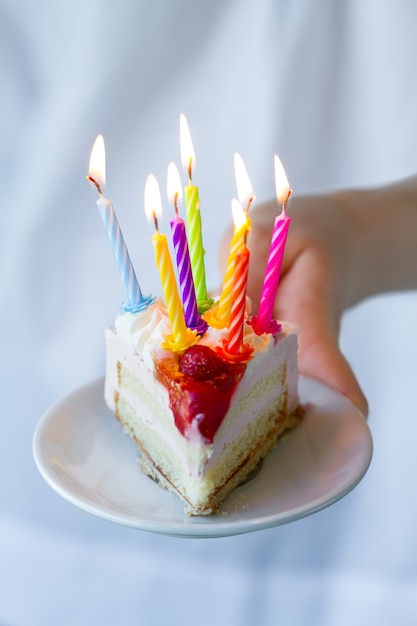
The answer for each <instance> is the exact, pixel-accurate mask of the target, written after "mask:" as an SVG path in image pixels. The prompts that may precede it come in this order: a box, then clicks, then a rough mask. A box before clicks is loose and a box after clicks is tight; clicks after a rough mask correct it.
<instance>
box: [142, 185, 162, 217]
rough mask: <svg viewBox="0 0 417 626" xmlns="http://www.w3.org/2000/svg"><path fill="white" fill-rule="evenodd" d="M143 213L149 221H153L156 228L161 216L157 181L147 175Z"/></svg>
mask: <svg viewBox="0 0 417 626" xmlns="http://www.w3.org/2000/svg"><path fill="white" fill-rule="evenodd" d="M145 213H146V217H147V218H148V220H149V221H152V220H153V221H154V222H155V226H156V227H158V226H157V224H158V222H157V220H158V218H160V217H161V216H162V201H161V192H160V191H159V185H158V181H157V180H156V177H155V176H154V175H153V174H149V176H148V178H147V180H146V185H145Z"/></svg>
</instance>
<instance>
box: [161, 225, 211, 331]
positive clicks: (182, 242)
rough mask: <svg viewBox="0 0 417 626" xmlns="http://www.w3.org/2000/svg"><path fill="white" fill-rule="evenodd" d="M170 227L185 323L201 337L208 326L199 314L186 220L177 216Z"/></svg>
mask: <svg viewBox="0 0 417 626" xmlns="http://www.w3.org/2000/svg"><path fill="white" fill-rule="evenodd" d="M170 225H171V232H172V242H173V245H174V251H175V257H176V261H177V268H178V280H179V284H180V291H181V297H182V303H183V307H184V317H185V323H186V325H187V326H188V328H191V329H196V330H197V332H198V334H199V335H200V334H202V333H204V331H205V330H206V329H207V324H206V322H205V321H204V320H203V319H202V318H201V317H200V315H199V313H198V308H197V298H196V294H195V287H194V279H193V273H192V270H191V261H190V253H189V250H188V241H187V235H186V232H185V223H184V220H183V219H182V218H181V217H180V216H179V215H177V214H176V215H175V217H174V218H173V219H172V220H171V221H170Z"/></svg>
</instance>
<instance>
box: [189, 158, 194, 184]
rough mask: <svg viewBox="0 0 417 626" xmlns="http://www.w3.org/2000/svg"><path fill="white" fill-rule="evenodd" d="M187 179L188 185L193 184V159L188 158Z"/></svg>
mask: <svg viewBox="0 0 417 626" xmlns="http://www.w3.org/2000/svg"><path fill="white" fill-rule="evenodd" d="M188 178H189V180H190V183H192V182H193V159H192V157H190V160H189V161H188Z"/></svg>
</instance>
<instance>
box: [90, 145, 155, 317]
mask: <svg viewBox="0 0 417 626" xmlns="http://www.w3.org/2000/svg"><path fill="white" fill-rule="evenodd" d="M87 178H88V180H89V181H90V182H92V183H93V184H94V186H95V187H96V189H97V191H98V193H99V196H100V197H99V199H98V200H97V206H98V210H99V213H100V216H101V218H102V220H103V224H104V227H105V229H106V233H107V237H108V238H109V241H110V245H111V248H112V250H113V254H114V258H115V259H116V263H117V266H118V268H119V272H120V275H121V277H122V281H123V284H124V287H125V290H126V295H127V302H125V303H124V304H123V305H122V308H123V309H124V310H125V311H129V312H131V313H136V312H138V311H141V310H143V309H145V308H146V307H147V306H149V305H150V304H151V303H152V302H153V301H154V298H152V297H151V296H143V295H142V292H141V289H140V287H139V283H138V281H137V278H136V275H135V271H134V269H133V265H132V263H131V261H130V258H129V254H128V251H127V247H126V244H125V242H124V240H123V236H122V233H121V231H120V226H119V223H118V221H117V218H116V215H115V212H114V209H113V206H112V203H111V202H110V200H108V199H107V198H105V197H104V196H103V193H102V187H104V186H105V183H106V152H105V147H104V139H103V135H98V137H97V138H96V140H95V142H94V145H93V148H92V150H91V156H90V165H89V173H88V177H87Z"/></svg>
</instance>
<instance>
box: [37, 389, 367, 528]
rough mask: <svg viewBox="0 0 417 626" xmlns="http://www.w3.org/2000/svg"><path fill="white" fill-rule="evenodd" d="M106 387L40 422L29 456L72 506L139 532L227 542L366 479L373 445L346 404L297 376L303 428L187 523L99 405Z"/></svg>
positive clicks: (77, 395)
mask: <svg viewBox="0 0 417 626" xmlns="http://www.w3.org/2000/svg"><path fill="white" fill-rule="evenodd" d="M103 385H104V381H103V380H98V381H95V382H92V383H90V384H88V385H86V386H84V387H82V388H80V389H78V390H77V391H74V392H73V393H71V394H70V395H68V396H66V397H65V398H63V399H62V400H61V401H60V402H58V403H57V404H56V405H55V406H53V407H52V408H50V409H49V410H48V411H47V412H46V413H45V415H44V416H43V417H42V419H41V421H40V422H39V424H38V426H37V429H36V431H35V435H34V439H33V453H34V457H35V462H36V464H37V466H38V469H39V471H40V473H41V474H42V476H43V477H44V479H45V480H46V482H47V483H48V484H49V485H50V486H51V487H52V488H53V489H55V491H57V493H59V494H60V495H61V496H63V497H64V498H66V499H67V500H68V501H69V502H72V504H75V505H76V506H78V507H80V508H81V509H84V510H85V511H88V512H89V513H92V514H94V515H98V516H99V517H102V518H104V519H107V520H110V521H112V522H116V523H119V524H125V525H127V526H132V527H134V528H139V529H142V530H148V531H152V532H156V533H162V534H167V535H177V536H182V537H221V536H227V535H237V534H240V533H246V532H251V531H255V530H261V529H264V528H270V527H272V526H278V525H279V524H284V523H287V522H291V521H294V520H297V519H300V518H302V517H305V516H306V515H309V514H311V513H314V512H315V511H319V510H320V509H323V508H324V507H326V506H329V505H330V504H332V503H333V502H336V501H337V500H339V499H340V498H342V497H343V496H344V495H346V494H347V493H348V492H349V491H351V489H353V488H354V487H355V486H356V485H357V483H358V482H359V481H360V480H361V478H362V477H363V476H364V474H365V472H366V471H367V469H368V467H369V463H370V461H371V457H372V438H371V434H370V432H369V429H368V426H367V424H366V422H365V420H364V418H363V417H362V415H361V414H360V413H359V412H358V411H357V410H356V409H355V407H354V406H353V405H352V404H351V403H350V402H349V401H348V400H346V399H345V398H344V397H342V396H341V395H339V394H338V393H336V392H334V391H332V390H331V389H329V388H328V387H325V386H324V385H321V384H319V383H317V382H315V381H313V380H311V379H308V378H303V377H301V380H300V397H301V401H302V403H304V404H306V405H307V411H306V414H305V416H304V418H303V421H302V422H301V424H300V425H299V426H297V428H295V429H294V430H292V431H291V432H290V433H289V434H287V435H286V436H285V437H284V439H283V440H282V441H281V442H280V443H279V444H278V446H277V447H276V448H275V449H274V450H273V451H272V452H271V453H270V454H269V455H268V457H267V458H266V459H265V461H264V462H263V464H262V467H261V469H260V471H259V472H258V473H257V474H256V475H255V476H254V477H253V478H252V479H251V480H250V481H248V482H247V483H246V484H245V485H242V486H241V487H239V488H238V489H236V490H235V491H234V492H233V493H232V494H231V495H230V496H229V498H228V499H227V501H226V502H225V503H224V505H223V506H222V508H221V510H220V512H219V513H218V514H217V515H215V516H211V517H188V516H187V515H184V511H183V505H182V503H181V501H180V500H179V499H178V498H177V497H176V496H174V495H172V494H170V493H168V492H166V491H164V490H163V489H161V488H160V487H159V486H158V485H157V484H156V483H154V482H153V481H152V480H151V479H150V478H148V477H147V476H145V475H144V474H142V472H141V471H140V469H139V465H138V462H137V457H138V451H137V448H136V446H135V444H134V443H133V442H132V441H131V440H130V439H129V438H128V437H127V435H124V434H123V432H122V430H121V428H120V425H119V424H118V422H117V421H116V419H115V418H114V417H113V416H112V414H111V412H110V411H109V409H108V408H107V407H106V405H105V403H104V400H103Z"/></svg>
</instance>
